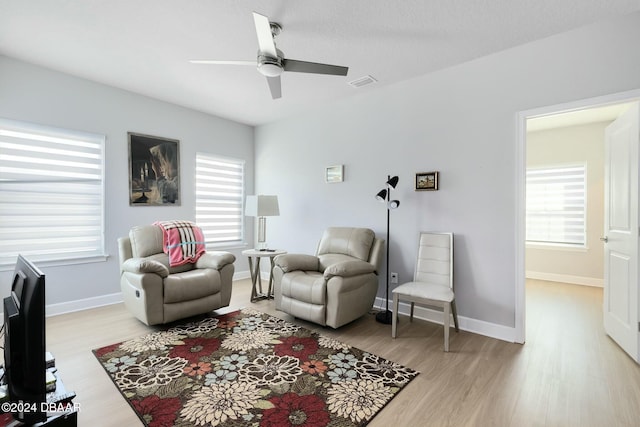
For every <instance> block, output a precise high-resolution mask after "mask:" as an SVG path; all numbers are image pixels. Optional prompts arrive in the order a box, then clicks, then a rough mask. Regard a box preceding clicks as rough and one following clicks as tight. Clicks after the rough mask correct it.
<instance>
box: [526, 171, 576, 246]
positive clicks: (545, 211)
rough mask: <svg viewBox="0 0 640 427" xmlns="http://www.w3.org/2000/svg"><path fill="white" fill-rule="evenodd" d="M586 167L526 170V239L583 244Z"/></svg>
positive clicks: (530, 240)
mask: <svg viewBox="0 0 640 427" xmlns="http://www.w3.org/2000/svg"><path fill="white" fill-rule="evenodd" d="M585 169H586V168H585V166H584V165H579V166H568V167H554V168H541V169H528V170H527V219H526V221H527V241H528V242H536V243H538V242H540V243H559V244H568V245H582V246H584V244H585V241H586V231H585V219H586V174H585Z"/></svg>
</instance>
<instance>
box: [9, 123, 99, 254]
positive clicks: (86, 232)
mask: <svg viewBox="0 0 640 427" xmlns="http://www.w3.org/2000/svg"><path fill="white" fill-rule="evenodd" d="M104 141H105V137H104V136H102V135H94V134H88V133H80V132H76V131H68V130H64V129H56V128H51V127H45V126H39V125H35V124H31V123H24V122H16V121H11V120H4V119H0V266H7V265H13V264H14V263H15V260H16V257H17V255H18V254H22V255H24V256H26V257H27V258H29V259H31V260H33V261H60V260H78V259H85V258H92V257H103V256H105V251H104V230H103V227H104V197H103V196H104V185H103V177H104Z"/></svg>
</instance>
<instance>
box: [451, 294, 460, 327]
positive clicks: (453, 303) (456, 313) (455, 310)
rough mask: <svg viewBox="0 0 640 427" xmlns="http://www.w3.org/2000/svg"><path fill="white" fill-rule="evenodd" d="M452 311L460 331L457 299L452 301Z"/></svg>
mask: <svg viewBox="0 0 640 427" xmlns="http://www.w3.org/2000/svg"><path fill="white" fill-rule="evenodd" d="M451 312H452V313H453V324H454V326H455V327H456V332H460V327H459V326H458V310H457V309H456V300H453V301H451Z"/></svg>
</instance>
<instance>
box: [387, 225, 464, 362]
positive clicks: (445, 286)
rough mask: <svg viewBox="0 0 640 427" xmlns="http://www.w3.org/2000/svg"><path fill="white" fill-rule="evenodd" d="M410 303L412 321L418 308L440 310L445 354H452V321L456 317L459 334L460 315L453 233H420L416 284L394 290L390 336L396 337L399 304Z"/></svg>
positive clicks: (410, 283) (455, 322) (414, 280)
mask: <svg viewBox="0 0 640 427" xmlns="http://www.w3.org/2000/svg"><path fill="white" fill-rule="evenodd" d="M400 300H402V301H408V302H411V313H410V320H413V309H414V305H415V304H419V305H427V306H437V307H441V308H442V311H443V314H444V319H443V324H444V351H449V327H450V326H449V325H450V324H449V318H450V317H451V314H453V322H454V326H455V329H456V332H457V331H459V330H460V329H459V327H458V314H457V312H456V301H455V295H454V293H453V233H431V232H422V233H420V243H419V245H418V259H417V262H416V270H415V274H414V277H413V282H409V283H405V284H403V285H400V286H398V287H397V288H395V289H394V290H393V313H394V315H393V316H392V317H393V321H392V325H391V336H392V337H393V338H395V337H396V332H397V327H398V304H399V302H400Z"/></svg>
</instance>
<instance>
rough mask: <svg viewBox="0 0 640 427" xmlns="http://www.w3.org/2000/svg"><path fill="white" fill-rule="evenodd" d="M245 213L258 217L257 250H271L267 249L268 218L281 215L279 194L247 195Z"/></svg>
mask: <svg viewBox="0 0 640 427" xmlns="http://www.w3.org/2000/svg"><path fill="white" fill-rule="evenodd" d="M244 214H245V215H246V216H255V217H258V246H257V247H256V250H260V251H269V249H267V218H266V217H268V216H279V215H280V209H279V208H278V196H263V195H258V196H247V200H246V203H245V208H244Z"/></svg>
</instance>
